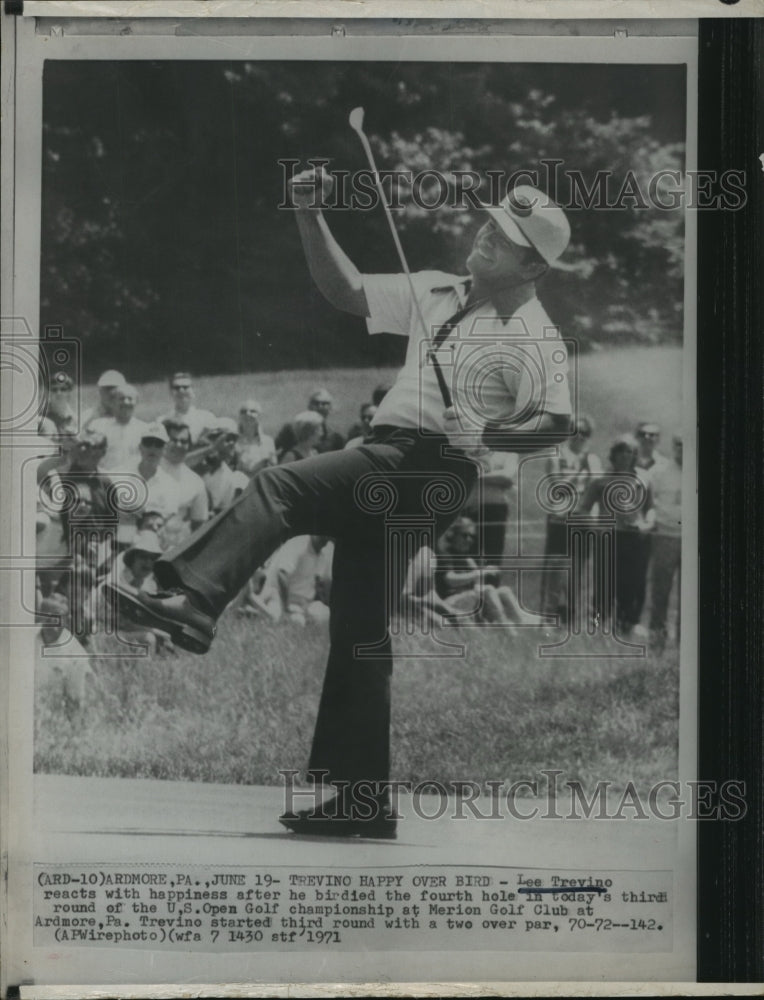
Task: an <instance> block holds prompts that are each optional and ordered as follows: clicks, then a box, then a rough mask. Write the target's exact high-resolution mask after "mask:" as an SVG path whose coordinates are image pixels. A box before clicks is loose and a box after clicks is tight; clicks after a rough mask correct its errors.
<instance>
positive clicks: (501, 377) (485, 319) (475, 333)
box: [363, 271, 571, 433]
mask: <svg viewBox="0 0 764 1000" xmlns="http://www.w3.org/2000/svg"><path fill="white" fill-rule="evenodd" d="M412 279H413V282H414V288H415V290H416V294H417V299H418V302H419V306H420V308H421V312H422V316H423V318H424V321H425V325H426V327H427V330H426V332H425V331H424V330H423V329H422V323H421V321H420V319H419V315H418V312H417V308H416V305H415V303H414V301H413V299H412V295H411V289H410V287H409V283H408V280H407V278H406V276H405V275H404V274H366V275H364V276H363V287H364V291H365V293H366V301H367V303H368V306H369V316H368V318H367V320H366V323H367V326H368V329H369V333H372V334H373V333H393V334H399V335H400V336H404V337H408V338H409V341H408V348H407V351H406V361H405V363H404V365H403V368H402V369H401V371H400V372H399V374H398V377H397V379H396V381H395V384H394V385H393V387H392V389H390V391H389V392H388V393H387V395H386V396H385V398H384V399H383V400H382V402H381V403H380V405H379V409H378V410H377V412H376V414H375V415H374V419H373V420H372V426H376V425H385V424H391V425H393V426H396V427H421V428H423V429H424V430H428V431H434V432H437V433H443V432H444V426H443V412H444V410H445V405H444V402H443V397H442V396H441V393H440V388H439V386H438V381H437V377H436V374H435V368H434V366H433V365H432V364H431V363H427V361H426V356H427V347H428V345H429V344H431V342H432V339H433V337H434V336H435V334H436V333H437V331H438V330H439V329H440V327H441V326H442V325H443V324H444V323H446V322H448V320H450V319H451V318H452V317H453V316H454V314H455V313H456V312H458V310H459V309H461V308H462V307H463V306H464V305H465V303H466V298H467V290H468V282H469V279H468V278H463V277H459V276H457V275H453V274H444V273H443V272H442V271H421V272H419V273H417V274H414V275H412ZM437 357H438V359H439V361H440V364H441V368H442V371H443V373H444V375H445V378H446V383H447V384H448V385H449V386H450V388H451V393H452V395H453V399H454V406H455V407H456V409H457V412H458V414H459V416H460V418H462V420H463V421H465V420H466V421H469V423H470V424H471V425H472V426H474V427H475V429H482V428H483V427H484V426H485V425H486V424H487V423H489V422H491V421H497V422H499V423H501V422H504V421H507V420H509V419H510V418H511V419H512V420H513V421H516V422H523V421H525V420H530V419H532V417H533V415H534V413H538V412H543V413H555V414H564V415H567V414H569V413H570V412H571V407H570V390H569V387H568V360H567V351H566V349H565V344H564V343H563V341H562V340H561V338H560V333H559V330H558V329H557V328H556V327H555V326H554V324H553V323H552V321H551V320H550V319H549V317H548V316H547V314H546V313H545V312H544V309H543V308H542V306H541V303H540V302H539V300H538V299H537V298H533V299H531V300H530V301H528V302H526V303H525V304H524V305H522V306H521V307H520V308H519V309H518V310H517V311H516V312H515V313H514V314H513V315H512V316H499V315H498V314H497V312H496V309H495V308H494V306H493V305H492V304H491V303H490V302H483V303H482V304H480V305H476V307H475V309H474V310H472V311H470V312H469V313H467V315H466V316H465V317H464V318H463V319H462V320H461V322H460V324H459V327H458V330H457V329H455V330H454V331H453V332H452V333H451V334H450V335H449V337H448V338H447V339H446V340H445V342H444V343H443V344H441V346H440V347H439V348H438V352H437ZM423 362H424V363H423Z"/></svg>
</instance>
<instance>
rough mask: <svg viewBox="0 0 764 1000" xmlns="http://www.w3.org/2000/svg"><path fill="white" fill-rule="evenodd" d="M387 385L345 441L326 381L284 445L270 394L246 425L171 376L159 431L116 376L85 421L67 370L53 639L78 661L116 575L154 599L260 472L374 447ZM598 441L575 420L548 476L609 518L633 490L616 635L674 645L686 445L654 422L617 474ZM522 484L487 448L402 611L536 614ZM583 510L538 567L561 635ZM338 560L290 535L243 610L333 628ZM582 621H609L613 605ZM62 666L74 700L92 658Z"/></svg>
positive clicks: (41, 601) (46, 605)
mask: <svg viewBox="0 0 764 1000" xmlns="http://www.w3.org/2000/svg"><path fill="white" fill-rule="evenodd" d="M387 388H388V387H387V386H384V385H381V386H378V387H377V388H376V389H375V390H374V392H373V393H372V394H371V398H370V399H369V401H368V402H366V403H364V404H363V405H362V406H361V408H360V413H359V419H358V422H357V423H355V424H354V425H353V426H352V427H350V428H349V429H348V432H347V434H345V435H343V434H342V433H341V432H340V431H339V430H338V429H337V428H336V427H335V426H334V425H333V422H332V412H333V408H334V400H333V398H332V396H331V394H330V393H329V392H328V391H327V390H326V389H323V388H317V389H316V390H315V391H314V392H313V393H312V394H311V396H310V398H309V399H308V401H307V405H306V408H305V409H304V410H303V411H301V412H300V413H297V414H296V415H295V416H294V418H293V419H292V420H291V421H288V422H287V423H286V424H284V426H282V427H281V428H280V429H279V430H278V431H277V433H276V434H275V437H271V436H270V435H269V434H268V433H266V432H265V430H264V429H263V426H262V422H263V416H264V415H263V411H262V407H261V406H260V404H259V403H258V401H257V400H256V399H252V398H250V399H246V400H244V401H243V402H242V403H241V405H240V407H239V410H238V419H237V420H234V419H232V418H230V417H225V416H222V417H221V416H217V415H216V414H214V413H212V412H211V411H209V410H206V409H202V408H200V407H198V406H197V405H196V403H195V391H194V382H193V378H192V376H191V374H190V373H188V372H176V373H174V374H173V375H172V376H171V377H170V379H169V392H170V396H171V400H172V403H171V406H170V407H169V408H168V410H167V411H166V412H165V413H163V414H162V415H161V416H160V417H159V418H158V419H152V420H144V419H142V418H141V417H140V416H138V414H139V413H140V397H139V393H138V391H137V390H136V388H135V387H134V386H132V385H130V384H129V383H128V382H127V380H126V379H125V377H124V376H123V375H122V374H121V373H120V372H117V371H106V372H104V373H103V374H102V375H101V377H100V378H99V379H98V383H97V389H98V400H97V403H96V405H95V406H94V407H92V408H91V409H89V410H87V411H85V412H84V413H82V414H81V416H80V417H79V418H78V416H77V413H76V408H75V406H74V405H73V398H74V396H73V394H74V392H75V391H76V386H75V385H74V382H73V381H72V379H71V378H70V377H69V376H68V375H66V374H63V373H58V374H57V375H56V376H55V377H54V378H53V379H52V382H51V385H50V387H49V392H48V400H47V406H46V411H45V414H44V416H43V417H42V418H41V420H40V425H39V434H40V437H41V438H42V439H44V440H45V441H46V442H48V443H51V444H55V445H57V446H58V453H57V454H49V455H48V456H47V457H45V458H43V459H41V461H40V462H39V465H38V509H37V533H38V571H37V610H38V614H39V616H40V620H41V622H42V627H41V629H40V633H39V641H40V642H41V643H42V645H43V646H61V647H62V649H63V647H64V646H65V647H66V649H67V650H68V651H69V652H72V651H74V652H73V653H72V655H73V656H75V657H79V659H81V658H82V654H83V651H84V652H85V653H86V652H87V651H88V649H89V647H90V646H91V643H92V637H93V636H94V635H95V634H96V633H98V632H109V631H112V632H113V631H114V629H115V623H114V622H113V621H112V620H110V619H111V617H112V614H111V612H110V609H109V608H108V606H107V602H106V601H105V600H104V597H103V587H104V584H105V583H106V582H107V581H108V580H110V579H113V578H114V577H116V578H118V580H119V582H120V584H121V585H122V586H123V587H127V588H132V589H134V590H136V591H138V590H146V591H149V592H150V591H152V590H155V589H156V582H155V581H154V577H153V572H152V570H153V564H154V562H155V560H156V559H157V558H158V557H159V556H160V555H161V554H162V552H163V551H165V550H166V549H168V548H170V547H172V546H174V545H176V544H177V543H178V542H180V541H181V540H183V539H184V538H185V537H186V536H188V535H189V534H190V533H191V532H193V531H194V530H195V529H196V528H197V527H199V526H200V525H201V524H203V523H204V522H205V521H207V520H208V519H209V518H210V517H214V516H215V515H217V514H218V513H219V512H220V511H222V510H224V509H225V508H226V507H228V506H229V505H230V504H231V503H232V502H233V501H234V500H235V499H236V497H237V496H238V495H239V494H240V493H241V492H242V491H243V490H244V489H246V487H247V484H248V483H249V481H250V479H251V478H252V477H253V476H256V475H257V474H258V473H259V472H260V471H261V470H262V469H264V468H267V467H268V466H271V465H275V464H277V463H286V462H292V461H297V460H300V459H303V458H307V457H309V456H311V455H317V454H321V453H323V452H326V451H332V450H338V449H341V448H352V447H359V446H361V445H362V443H363V440H364V438H365V437H366V435H367V434H368V433H369V429H370V427H371V421H372V419H373V417H374V414H375V413H376V410H377V406H378V405H379V403H380V402H381V401H382V398H383V397H384V395H385V392H386V391H387ZM592 431H593V427H592V422H591V421H590V420H589V419H588V418H586V417H583V416H582V417H579V418H578V419H577V421H576V425H575V428H574V434H573V436H572V437H571V438H569V439H568V441H567V442H566V443H564V444H562V445H560V446H558V448H557V450H556V451H557V454H556V455H555V457H551V458H549V459H548V461H547V469H546V471H547V473H548V474H550V475H553V476H554V477H555V480H556V481H557V482H562V483H564V484H565V485H566V487H567V488H568V490H569V493H570V495H573V496H574V497H575V502H574V505H573V510H574V512H575V513H576V514H578V515H586V514H593V513H594V514H596V513H597V512H598V511H600V512H601V511H604V510H605V509H606V508H607V489H608V483H609V482H611V481H612V474H613V473H616V474H618V476H619V477H621V479H625V480H627V481H631V482H632V484H633V485H634V486H635V495H636V496H637V498H638V501H637V503H635V504H632V506H631V507H629V508H628V509H624V510H623V511H620V510H617V511H616V512H615V514H614V532H613V534H614V565H615V593H614V618H615V622H614V624H615V628H616V631H617V633H618V634H619V635H620V636H622V637H624V638H625V637H628V636H629V635H643V636H645V637H649V639H650V642H651V645H652V646H653V647H654V648H655V649H656V650H658V651H660V650H662V649H663V647H664V645H665V643H666V639H667V635H668V628H667V619H668V606H669V600H670V595H671V593H672V588H673V585H674V583H675V581H678V580H679V573H680V563H681V554H680V553H681V478H682V442H681V439H680V438H679V437H676V436H675V437H674V438H673V440H672V446H671V454H669V455H666V454H664V453H663V452H662V451H661V450H660V448H659V444H660V437H661V429H660V427H658V425H656V424H654V423H647V422H643V423H640V424H639V425H638V426H637V427H636V429H635V432H634V434H633V435H630V434H629V435H621V436H619V437H617V438H616V439H615V440H614V441H613V442H612V446H611V448H610V451H609V454H608V462H607V467H603V463H602V461H601V460H600V458H599V457H598V456H597V455H596V454H594V453H593V452H592V450H591V448H590V438H591V435H592ZM48 451H51V449H48ZM516 479H517V456H516V455H512V454H505V453H491V454H490V455H489V457H488V460H487V461H486V462H485V463H484V464H483V468H482V471H481V473H480V481H479V484H478V488H476V490H475V491H474V493H473V495H472V496H471V497H470V498H469V500H468V501H467V504H466V506H465V509H464V510H463V511H462V512H461V515H460V516H459V517H458V518H457V520H456V521H455V522H454V524H453V525H452V526H451V528H450V529H449V530H448V531H447V532H446V533H445V535H444V536H443V538H442V539H439V540H438V541H437V542H433V546H432V548H430V547H425V548H423V549H422V550H420V552H419V553H417V555H416V556H415V557H414V559H413V560H412V562H411V565H410V567H409V573H408V578H407V581H406V585H405V589H404V594H403V597H402V604H401V609H402V611H405V613H407V614H413V615H415V616H416V617H417V619H418V620H419V622H420V623H423V622H428V623H429V624H430V625H433V624H438V623H439V622H440V621H441V620H442V616H444V615H445V616H447V617H450V618H451V619H452V620H453V621H455V622H462V621H469V622H482V623H488V624H505V623H514V624H529V623H537V622H538V621H539V619H538V617H537V616H536V615H534V614H531V613H530V612H528V611H527V610H525V609H524V608H523V607H521V605H520V602H519V601H518V599H517V597H516V595H515V593H514V591H513V590H512V588H511V586H510V585H509V582H508V580H507V575H508V574H507V573H506V572H503V571H502V568H501V565H500V563H501V559H502V557H503V555H504V551H505V535H506V529H507V524H508V517H509V512H510V503H511V500H512V490H513V488H514V484H515V481H516ZM569 513H570V508H568V509H567V510H566V513H565V514H564V515H563V514H559V515H558V514H553V513H550V514H549V515H548V517H547V523H546V541H545V557H546V560H547V565H546V566H545V569H544V571H543V572H542V594H541V608H540V610H541V612H542V613H543V614H544V615H545V616H553V617H554V620H556V621H559V622H560V623H561V624H565V623H566V622H568V621H569V620H571V618H572V615H573V612H574V611H575V610H576V608H575V605H576V600H577V596H578V595H577V594H576V593H574V589H575V588H574V587H573V586H572V585H571V579H572V574H571V573H570V572H569V571H568V570H566V569H565V568H564V560H565V558H566V557H567V556H568V547H569V537H568V515H569ZM332 550H333V547H332V542H331V539H328V538H325V537H323V536H300V537H298V538H293V539H290V541H288V542H287V543H286V544H285V545H284V546H282V548H281V549H279V550H278V551H277V552H276V553H275V554H274V555H273V556H272V557H271V559H270V560H269V561H268V563H267V564H266V565H265V566H263V567H261V568H260V569H259V570H258V571H257V573H256V574H255V576H254V577H253V578H252V579H251V580H250V581H249V582H248V584H247V585H246V587H245V588H244V590H243V591H242V593H241V594H240V595H239V596H238V597H237V599H236V600H235V602H234V605H235V608H236V610H237V612H238V613H240V614H241V615H246V616H253V617H261V618H264V619H267V620H270V621H273V622H291V623H294V624H297V625H305V624H307V623H314V624H321V623H323V622H325V621H326V620H327V619H328V600H329V596H328V595H329V588H330V585H331V563H332ZM648 581H649V593H650V609H649V616H648V619H647V625H646V626H645V625H643V624H642V618H643V614H644V607H645V602H646V595H647V593H648ZM677 586H678V583H677ZM585 610H586V613H587V614H593V615H597V614H599V613H601V612H602V611H603V608H587V609H585ZM547 620H549V619H547ZM677 630H678V623H677ZM119 635H120V639H121V641H122V642H131V643H134V644H135V645H136V647H138V648H139V649H142V650H148V651H149V652H154V651H168V652H171V651H172V644H171V642H170V640H169V637H168V636H166V635H164V634H162V633H159V632H157V631H156V630H149V629H142V628H141V627H140V626H136V625H130V626H126V625H125V624H124V623H120V625H119ZM78 651H79V652H78ZM48 673H49V674H50V676H51V677H52V678H54V679H56V678H57V682H58V683H60V684H61V685H62V697H66V698H68V699H69V700H70V701H71V702H76V700H77V698H78V697H79V695H78V692H80V691H81V689H82V685H83V683H84V680H83V679H84V678H85V676H86V674H87V668H86V667H82V666H81V665H80V666H79V667H77V668H76V669H73V670H72V671H69V673H68V674H67V672H66V671H65V670H64V669H63V666H60V667H58V668H56V669H53V668H51V669H50V670H49V671H48ZM67 677H68V678H69V680H67ZM72 677H74V678H75V680H74V681H72V680H71V678H72Z"/></svg>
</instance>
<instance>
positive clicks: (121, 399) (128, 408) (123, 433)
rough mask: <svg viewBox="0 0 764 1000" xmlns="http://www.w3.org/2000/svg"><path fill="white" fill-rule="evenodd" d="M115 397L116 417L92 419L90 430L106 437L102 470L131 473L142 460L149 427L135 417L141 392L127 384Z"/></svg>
mask: <svg viewBox="0 0 764 1000" xmlns="http://www.w3.org/2000/svg"><path fill="white" fill-rule="evenodd" d="M114 396H115V399H116V409H115V411H114V416H113V417H97V418H96V419H95V420H91V421H90V423H89V425H88V430H92V431H96V432H98V433H99V434H104V435H105V436H106V454H105V455H104V458H103V461H102V462H101V468H102V469H103V470H104V471H105V472H127V471H128V470H129V469H131V468H132V467H133V466H134V465H135V463H136V462H137V461H138V458H139V456H140V450H141V438H142V437H143V435H144V433H145V431H146V428H147V427H148V424H147V423H146V422H145V421H143V420H139V419H138V418H137V417H136V416H135V406H136V403H137V402H138V390H137V389H136V388H135V387H134V386H132V385H123V386H122V387H121V388H118V389H115V390H114Z"/></svg>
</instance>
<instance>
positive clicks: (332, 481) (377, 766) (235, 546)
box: [155, 428, 476, 783]
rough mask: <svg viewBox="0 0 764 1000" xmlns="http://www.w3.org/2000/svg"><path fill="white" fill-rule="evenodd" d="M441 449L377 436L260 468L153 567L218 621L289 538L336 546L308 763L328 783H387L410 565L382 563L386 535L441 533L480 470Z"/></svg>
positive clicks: (399, 433)
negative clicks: (393, 631) (397, 637)
mask: <svg viewBox="0 0 764 1000" xmlns="http://www.w3.org/2000/svg"><path fill="white" fill-rule="evenodd" d="M446 445H447V442H446V440H445V438H442V437H436V436H430V437H426V438H425V437H422V436H421V435H420V434H419V433H418V432H416V431H413V430H403V429H396V428H376V429H375V431H374V436H373V440H371V441H367V442H365V443H364V444H363V445H361V446H360V447H359V448H350V449H348V450H346V451H337V452H329V453H327V454H324V455H318V456H316V457H314V458H307V459H304V460H302V461H298V462H292V463H290V464H288V465H280V466H275V467H272V468H268V469H264V470H263V471H262V472H260V473H258V474H257V475H255V476H254V477H253V479H252V481H251V482H250V485H249V486H248V487H247V489H246V490H245V491H244V493H242V494H241V496H240V497H239V498H238V499H237V500H235V501H234V503H233V504H232V505H231V506H230V507H229V508H227V509H226V510H225V511H223V512H222V513H220V514H218V515H217V516H216V517H215V518H213V520H211V521H209V522H208V523H207V524H206V525H204V527H202V528H200V529H199V531H197V532H196V533H195V534H194V535H192V536H191V537H190V538H189V539H188V540H187V541H186V542H184V543H183V544H182V545H180V546H179V547H178V548H176V549H174V550H173V551H172V552H170V553H168V554H167V555H166V556H164V557H163V558H162V559H161V560H159V561H158V562H157V564H156V567H155V575H156V578H157V580H158V581H159V583H160V584H161V585H162V586H177V585H181V586H183V587H184V588H185V589H187V590H189V591H191V592H193V594H194V595H195V598H196V602H197V603H198V604H199V605H200V607H201V608H202V609H204V610H207V611H209V612H210V613H212V614H213V615H215V616H217V615H219V614H220V613H221V612H222V611H223V609H224V608H225V607H226V605H227V604H228V602H229V601H230V600H232V599H233V597H235V596H236V594H237V593H238V592H239V590H240V589H241V588H242V587H243V586H244V584H245V583H246V582H247V580H248V579H249V578H250V577H251V576H252V573H253V572H254V570H255V569H256V568H257V567H258V566H260V565H262V564H263V563H264V562H265V560H266V559H267V558H268V556H270V555H271V553H272V552H274V551H275V549H277V548H278V546H279V545H281V544H282V543H283V542H284V541H286V539H287V538H290V537H292V536H294V535H308V534H312V535H328V536H330V537H331V538H333V539H334V540H335V551H334V565H333V570H332V592H331V601H330V604H331V621H330V639H331V646H330V652H329V660H328V663H327V668H326V675H325V678H324V687H323V692H322V695H321V701H320V705H319V710H318V718H317V720H316V729H315V733H314V737H313V748H312V751H311V755H310V763H309V768H310V770H312V771H328V777H326V778H325V779H324V780H326V781H329V782H331V781H349V782H351V783H355V782H357V781H361V780H367V781H385V780H387V779H388V778H389V775H390V681H391V675H392V663H393V661H392V648H391V641H390V635H389V620H390V614H391V611H392V610H393V608H392V607H391V599H394V597H392V595H397V594H398V593H399V592H400V589H401V586H402V583H403V579H404V576H405V573H406V569H407V567H406V565H405V564H403V562H402V561H401V560H398V559H395V558H390V557H389V552H390V551H392V549H391V547H390V545H389V538H390V530H391V526H392V525H393V524H395V525H397V526H398V528H399V530H400V529H401V528H402V527H406V526H408V527H414V526H419V527H421V526H422V525H423V524H428V523H431V524H432V526H433V531H434V532H435V533H436V534H440V533H441V532H442V531H443V530H445V528H446V527H447V526H448V524H449V523H450V522H451V521H452V520H453V518H454V517H455V516H456V514H457V513H458V510H459V507H460V506H461V505H462V503H463V502H464V498H465V497H466V496H467V495H468V493H469V490H470V488H471V486H472V484H473V482H474V478H475V474H476V470H475V465H474V464H473V463H472V462H470V461H469V460H467V459H466V458H465V457H464V456H462V455H460V454H456V455H454V456H453V457H445V456H444V454H443V449H444V446H446ZM452 450H453V449H452ZM438 483H440V484H441V485H440V486H438ZM364 647H366V648H367V650H368V647H372V651H371V655H369V653H368V652H367V653H366V654H365V655H364Z"/></svg>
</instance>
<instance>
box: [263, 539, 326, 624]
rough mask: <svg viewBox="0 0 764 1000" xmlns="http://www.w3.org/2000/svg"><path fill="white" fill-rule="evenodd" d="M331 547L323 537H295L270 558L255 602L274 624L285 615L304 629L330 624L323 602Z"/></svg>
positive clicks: (324, 602)
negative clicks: (309, 623) (324, 623)
mask: <svg viewBox="0 0 764 1000" xmlns="http://www.w3.org/2000/svg"><path fill="white" fill-rule="evenodd" d="M333 556H334V545H333V544H332V542H331V541H330V540H329V539H328V538H327V537H326V536H325V535H297V536H296V537H295V538H290V539H289V541H287V542H284V544H283V545H282V546H281V548H280V549H277V551H276V552H274V554H273V555H272V556H271V558H270V560H269V561H268V566H267V569H266V573H265V581H264V582H263V587H262V590H261V591H260V593H259V594H258V595H256V597H255V599H254V602H253V603H254V606H256V607H260V608H261V609H262V610H263V611H265V613H266V614H267V615H268V616H269V617H270V618H272V619H273V620H274V621H279V620H280V619H281V617H282V615H283V614H284V613H286V615H287V617H288V619H289V621H290V622H293V623H294V624H295V625H305V624H306V623H307V622H312V623H313V624H316V625H318V624H322V623H323V622H327V621H328V620H329V605H328V603H327V601H326V598H327V596H328V593H329V586H330V584H331V579H332V558H333Z"/></svg>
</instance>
